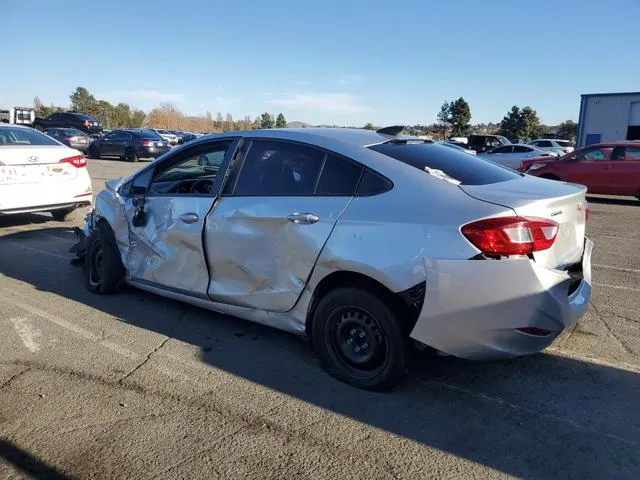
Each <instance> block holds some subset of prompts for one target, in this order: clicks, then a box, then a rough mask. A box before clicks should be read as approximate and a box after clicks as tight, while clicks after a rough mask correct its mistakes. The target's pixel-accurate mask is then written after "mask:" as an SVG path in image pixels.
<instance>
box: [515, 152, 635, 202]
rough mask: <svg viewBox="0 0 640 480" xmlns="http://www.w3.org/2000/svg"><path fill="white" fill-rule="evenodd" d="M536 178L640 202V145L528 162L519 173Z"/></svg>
mask: <svg viewBox="0 0 640 480" xmlns="http://www.w3.org/2000/svg"><path fill="white" fill-rule="evenodd" d="M518 170H519V171H521V172H524V173H528V174H529V175H535V176H536V177H542V178H550V179H552V180H562V181H564V182H572V183H579V184H581V185H586V187H587V189H588V192H589V193H600V194H606V195H630V196H633V197H637V198H638V199H640V142H638V141H627V142H611V143H599V144H597V145H589V146H588V147H584V148H580V149H578V150H575V151H573V152H571V153H568V154H567V155H565V156H563V157H560V158H553V157H537V158H530V159H527V160H524V161H523V162H522V163H521V164H520V168H519V169H518Z"/></svg>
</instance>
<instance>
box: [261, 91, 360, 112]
mask: <svg viewBox="0 0 640 480" xmlns="http://www.w3.org/2000/svg"><path fill="white" fill-rule="evenodd" d="M266 103H268V104H271V105H276V106H278V107H283V108H287V109H289V110H297V111H305V112H325V113H334V114H349V113H362V112H368V111H370V110H371V109H370V108H369V107H367V106H365V105H362V104H360V103H359V102H358V99H357V98H356V97H354V96H353V95H351V94H348V93H317V94H300V93H294V94H288V95H284V96H281V97H278V98H274V99H273V100H268V101H267V102H266Z"/></svg>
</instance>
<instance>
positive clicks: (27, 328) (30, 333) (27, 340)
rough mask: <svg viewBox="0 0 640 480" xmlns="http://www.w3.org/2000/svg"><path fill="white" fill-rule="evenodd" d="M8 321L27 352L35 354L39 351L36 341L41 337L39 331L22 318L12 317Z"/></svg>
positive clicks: (38, 343) (38, 344)
mask: <svg viewBox="0 0 640 480" xmlns="http://www.w3.org/2000/svg"><path fill="white" fill-rule="evenodd" d="M9 321H10V322H11V323H13V328H15V330H16V333H17V334H18V337H20V340H22V343H23V344H24V346H25V347H26V348H27V350H29V351H30V352H31V353H36V352H37V351H39V350H40V342H39V341H38V339H39V338H40V337H42V332H41V331H40V330H38V329H37V328H36V327H34V326H33V325H31V322H29V320H27V319H26V318H24V317H13V318H10V319H9Z"/></svg>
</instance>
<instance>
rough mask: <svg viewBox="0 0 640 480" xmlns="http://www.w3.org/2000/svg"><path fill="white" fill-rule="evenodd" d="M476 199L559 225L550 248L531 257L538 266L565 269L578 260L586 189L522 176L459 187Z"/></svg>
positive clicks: (581, 245) (584, 215)
mask: <svg viewBox="0 0 640 480" xmlns="http://www.w3.org/2000/svg"><path fill="white" fill-rule="evenodd" d="M459 188H461V189H462V190H463V191H464V192H465V193H466V194H467V195H470V196H472V197H474V198H476V199H478V200H482V201H485V202H489V203H493V204H496V205H501V206H503V207H508V208H511V209H512V210H513V211H514V212H515V213H516V214H517V215H519V216H523V217H540V218H547V219H551V220H554V221H556V222H557V223H558V224H559V229H558V235H557V236H556V241H555V242H554V243H553V246H552V247H551V248H549V249H547V250H543V251H541V252H536V253H534V254H533V257H534V260H535V261H536V263H538V264H540V265H544V266H545V267H548V268H554V269H566V268H567V267H568V266H569V265H571V264H574V263H577V262H579V261H580V259H581V258H582V253H583V250H584V235H585V227H586V209H587V202H586V191H587V189H586V187H584V186H582V185H577V184H572V183H565V182H557V181H554V180H546V179H543V178H537V177H532V176H529V175H525V176H523V177H521V178H518V179H514V180H510V181H506V182H499V183H491V184H487V185H459Z"/></svg>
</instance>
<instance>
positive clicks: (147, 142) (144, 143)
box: [140, 140, 153, 147]
mask: <svg viewBox="0 0 640 480" xmlns="http://www.w3.org/2000/svg"><path fill="white" fill-rule="evenodd" d="M140 144H141V145H142V146H143V147H150V146H151V145H153V140H141V141H140Z"/></svg>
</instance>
